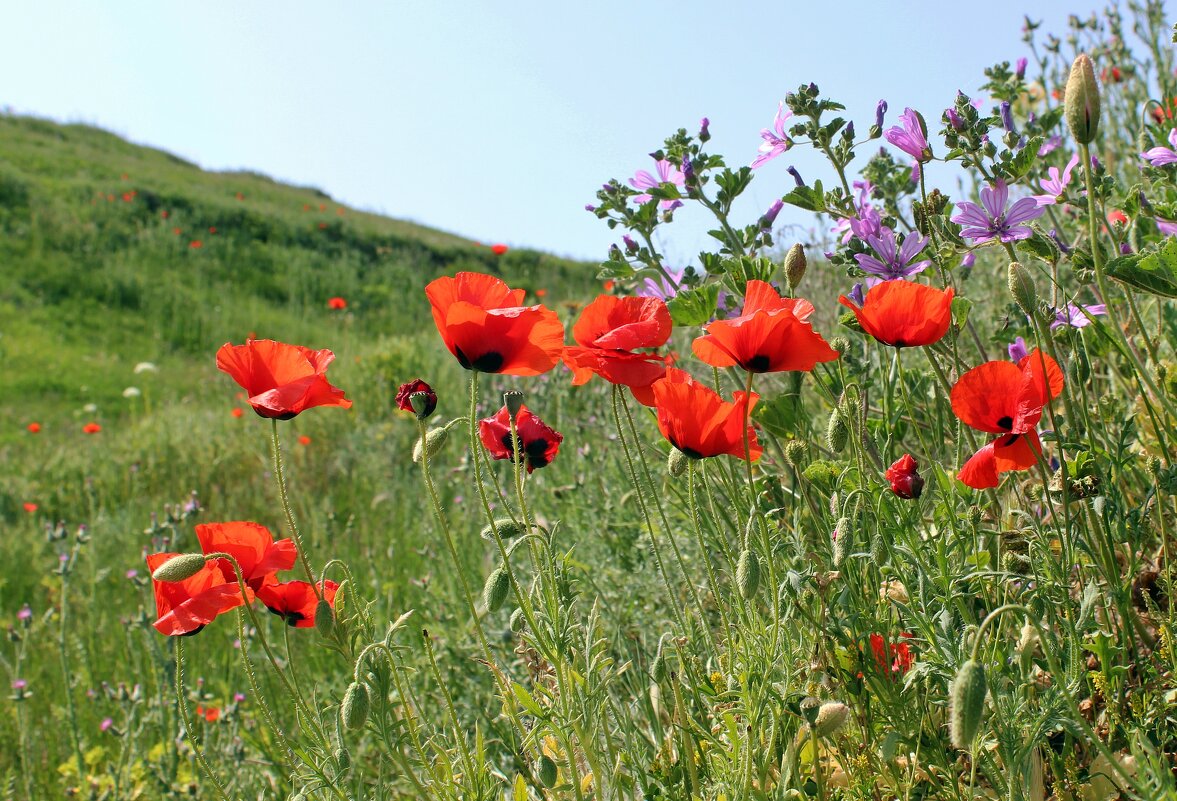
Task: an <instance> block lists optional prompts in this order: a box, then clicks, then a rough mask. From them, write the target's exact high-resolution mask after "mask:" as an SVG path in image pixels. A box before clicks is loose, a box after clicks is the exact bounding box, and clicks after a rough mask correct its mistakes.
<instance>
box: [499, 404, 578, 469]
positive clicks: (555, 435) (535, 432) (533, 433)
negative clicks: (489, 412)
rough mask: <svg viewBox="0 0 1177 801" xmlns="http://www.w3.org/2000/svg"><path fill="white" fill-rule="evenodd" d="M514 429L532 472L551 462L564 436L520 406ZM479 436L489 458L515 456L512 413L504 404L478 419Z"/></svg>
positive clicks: (509, 457) (524, 459) (525, 463)
mask: <svg viewBox="0 0 1177 801" xmlns="http://www.w3.org/2000/svg"><path fill="white" fill-rule="evenodd" d="M515 430H516V432H517V433H518V435H519V441H520V442H521V443H522V445H523V464H524V465H526V466H527V472H528V473H532V472H535V471H536V470H537V469H539V468H541V467H546V466H547V465H549V464H551V462H552V460H553V459H555V458H556V454H557V453H558V452H559V451H560V443H561V442H563V441H564V435H563V434H561V433H560V432H559V431H556V430H555V429H554V428H552V427H551V426H549V425H548V424H547V423H545V422H544V421H543V420H540V419H539V418H538V417H536V416H535V415H534V414H532V412H531V410H530V409H528V408H527V407H526V406H521V407H520V408H519V413H518V414H517V415H515ZM478 437H479V439H481V440H482V446H483V447H484V448H486V450H487V452H488V453H490V456H491V458H492V459H511V460H514V458H515V447H514V444H515V443H514V440H512V438H511V412H510V411H509V410H508V409H507V407H506V406H504V407H503V408H501V409H499V411H498V413H497V414H495V415H494V416H493V417H487V418H485V419H483V420H479V421H478Z"/></svg>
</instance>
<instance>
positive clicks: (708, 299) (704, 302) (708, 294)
mask: <svg viewBox="0 0 1177 801" xmlns="http://www.w3.org/2000/svg"><path fill="white" fill-rule="evenodd" d="M718 301H719V284H704V285H703V286H701V287H696V288H695V289H685V290H683V291H681V292H679V293H678V294H677V295H675V296H674V297H673V298H671V299H670V302H669V303H667V304H666V305H667V306H668V307H669V308H670V319H672V320H674V324H675V325H703V324H704V323H705V322H707V321H708V320H710V319H711V318H712V317H714V316H715V305H716V303H717V302H718Z"/></svg>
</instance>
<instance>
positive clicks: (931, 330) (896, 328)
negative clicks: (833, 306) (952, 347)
mask: <svg viewBox="0 0 1177 801" xmlns="http://www.w3.org/2000/svg"><path fill="white" fill-rule="evenodd" d="M953 295H954V290H953V289H952V287H949V288H948V289H947V290H946V291H941V290H939V289H936V288H935V287H931V286H927V285H925V284H917V283H914V282H912V281H903V280H895V281H884V282H882V283H881V284H876V285H875V286H873V287H871V289H870V291H868V292H867V293H866V301H865V302H864V303H863V304H862V307H861V308H860V307H858V306H855V305H854V303H853V302H852V301H851V300H850V298H848V297H846V296H845V295H842V296H841V297H839V298H838V302H839V303H841V304H842V305H843V306H845V307H846V308H848V309H850V311H852V312H854V316H855V317H857V318H858V324H859V325H861V326H862V330H863V331H865V332H866V333H868V334H870V335H871V336H872V337H874V338H875V339H877V340H878V341H879V342H882V343H883V344H884V345H891V346H893V347H896V348H918V347H921V346H923V345H931V344H932V343H934V342H939V341H940V338H941V337H943V336H944V335H945V334H946V333H948V326H949V325H950V324H951V323H952V298H953Z"/></svg>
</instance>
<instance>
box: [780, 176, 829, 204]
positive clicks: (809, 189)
mask: <svg viewBox="0 0 1177 801" xmlns="http://www.w3.org/2000/svg"><path fill="white" fill-rule="evenodd" d="M781 200H783V201H785V202H786V203H788V204H789V205H791V206H796V207H797V208H799V209H805V210H806V211H825V210H826V197H825V192H824V191H823V190H822V188H821V181H814V182H813V186H799V187H797V188H796V189H794V190H793V191H792V192H790V193H789V194H787V195H785V196H784V197H783V198H781Z"/></svg>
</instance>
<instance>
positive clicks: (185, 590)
mask: <svg viewBox="0 0 1177 801" xmlns="http://www.w3.org/2000/svg"><path fill="white" fill-rule="evenodd" d="M177 555H178V554H174V553H153V554H151V555H149V556H148V557H147V569H148V570H149V571H150V572H152V573H154V572H155V569H156V568H157V567H159V566H160V565H162V564H163V563H164V562H166V561H168V560H169V559H171V558H172V557H174V556H177ZM152 586H153V588H154V590H155V612H156V617H157V618H158V619H157V620H156V621H155V623H153V624H152V625H154V626H155V628H156V630H157V631H158V632H160V633H161V634H166V635H168V636H179V635H184V634H195V633H197V632H198V631H200V630H201V629H203V628H204V627H205V626H207V625H208V624H209V623H212V622H213V620H215V619H216V617H217V615H219V614H221V613H222V612H228V611H229V610H230V609H234V608H236V607H238V606H241V604H242V603H244V599H242V597H241V588H240V587H239V586H238V585H237V579H236V577H234V576H233V575H232V574H231V572H226V570H225V567H224V562H223V560H217V561H215V562H208V563H206V564H205V565H204V567H202V568H201V569H200V570H199V571H198V572H197V573H196V575H194V576H190V577H189V578H186V579H184V580H183V581H156V580H154V579H152ZM250 595H251V596H252V591H251V592H250Z"/></svg>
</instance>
